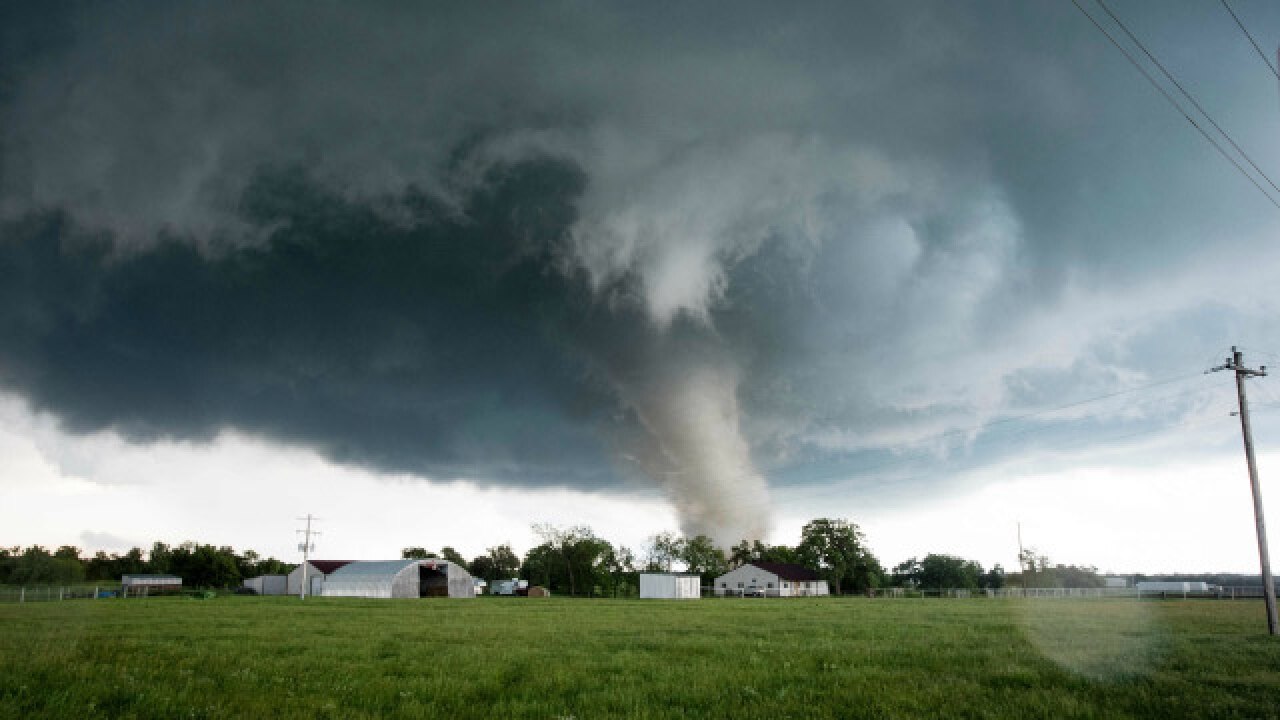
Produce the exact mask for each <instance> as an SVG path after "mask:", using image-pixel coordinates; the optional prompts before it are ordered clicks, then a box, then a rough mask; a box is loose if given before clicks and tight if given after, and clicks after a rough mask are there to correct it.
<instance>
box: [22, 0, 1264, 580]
mask: <svg viewBox="0 0 1280 720" xmlns="http://www.w3.org/2000/svg"><path fill="white" fill-rule="evenodd" d="M1235 5H1237V6H1238V7H1236V10H1237V11H1238V14H1239V15H1240V17H1241V20H1242V22H1244V23H1245V25H1246V27H1248V28H1249V30H1250V32H1251V33H1252V34H1253V35H1254V37H1255V38H1256V39H1257V40H1258V41H1259V43H1260V46H1261V47H1262V48H1263V49H1264V50H1266V51H1267V53H1272V52H1273V50H1274V48H1275V47H1276V45H1277V43H1278V42H1280V5H1278V4H1276V3H1263V2H1243V1H1242V2H1239V3H1236V4H1235ZM1082 6H1083V7H1084V8H1085V9H1086V10H1087V11H1089V12H1090V13H1091V14H1092V16H1093V17H1094V18H1095V19H1096V20H1098V21H1099V22H1100V23H1101V24H1103V26H1104V27H1106V28H1108V30H1109V31H1110V32H1112V33H1113V35H1114V36H1115V37H1116V38H1117V40H1120V41H1121V42H1123V43H1124V44H1125V45H1126V46H1128V47H1129V49H1130V50H1131V51H1132V52H1133V54H1134V57H1135V58H1138V57H1142V58H1145V56H1144V55H1143V53H1142V52H1141V51H1140V50H1139V49H1138V48H1137V47H1133V44H1132V42H1130V41H1129V40H1128V39H1127V36H1126V35H1125V34H1124V32H1123V30H1122V29H1121V28H1119V27H1118V26H1117V25H1116V23H1115V22H1114V21H1112V20H1111V19H1110V18H1108V17H1107V16H1106V14H1105V13H1104V12H1103V9H1102V8H1101V6H1099V5H1097V4H1096V3H1093V2H1085V3H1082ZM1107 7H1110V8H1111V9H1112V10H1113V11H1114V12H1115V13H1116V16H1117V17H1119V18H1121V19H1122V20H1123V21H1124V22H1125V25H1126V27H1127V28H1128V29H1130V30H1131V31H1133V33H1134V34H1135V35H1136V36H1137V37H1138V38H1139V39H1140V40H1141V41H1142V42H1143V44H1144V46H1145V47H1146V48H1147V49H1148V50H1150V51H1151V52H1152V53H1153V54H1154V55H1155V56H1156V57H1158V58H1159V59H1160V62H1161V63H1162V64H1163V65H1164V66H1165V67H1166V68H1168V69H1169V70H1170V71H1171V72H1173V73H1174V74H1175V75H1176V76H1177V78H1178V80H1179V82H1180V84H1181V85H1182V86H1183V87H1185V88H1186V89H1187V90H1189V91H1190V92H1192V93H1194V95H1195V97H1196V100H1197V102H1198V103H1199V104H1200V105H1201V106H1203V107H1204V108H1205V109H1206V110H1208V111H1209V112H1210V113H1211V114H1212V116H1213V120H1214V122H1216V123H1218V124H1219V125H1220V126H1221V127H1222V128H1224V129H1226V130H1227V131H1228V132H1230V133H1231V140H1232V142H1231V143H1229V142H1227V141H1226V140H1225V139H1219V140H1218V143H1219V144H1220V145H1221V146H1222V148H1223V150H1224V151H1227V150H1231V148H1232V143H1235V144H1236V145H1238V146H1239V147H1240V148H1243V149H1244V151H1245V152H1247V153H1248V157H1247V159H1246V158H1243V157H1241V158H1237V163H1238V164H1239V166H1240V167H1239V168H1237V167H1233V166H1232V164H1231V163H1229V162H1227V161H1226V160H1224V159H1223V158H1222V157H1221V156H1220V155H1219V153H1218V151H1217V150H1215V149H1214V147H1213V146H1211V145H1210V144H1209V143H1207V142H1205V139H1204V138H1203V137H1201V136H1200V134H1198V133H1197V131H1196V129H1195V128H1194V127H1192V126H1191V125H1190V124H1188V123H1187V121H1186V119H1185V118H1183V117H1181V116H1180V115H1179V113H1178V112H1177V111H1175V110H1174V109H1173V108H1171V107H1170V106H1169V103H1168V101H1167V100H1166V98H1164V97H1162V96H1161V95H1160V93H1158V92H1157V91H1156V90H1155V89H1153V88H1152V87H1151V86H1150V85H1148V83H1147V81H1146V80H1145V79H1144V78H1143V77H1142V76H1141V75H1140V74H1139V73H1138V72H1137V71H1136V70H1135V69H1134V68H1133V67H1131V66H1130V65H1129V64H1128V62H1127V61H1126V60H1125V58H1124V57H1123V56H1122V55H1121V54H1120V53H1119V52H1118V51H1117V50H1116V48H1114V47H1112V46H1111V44H1110V43H1109V42H1108V40H1107V39H1106V37H1104V36H1103V35H1102V34H1101V33H1099V32H1098V29H1097V28H1096V27H1094V26H1093V25H1092V24H1091V23H1090V21H1089V19H1088V18H1086V17H1084V15H1083V14H1082V13H1081V12H1080V10H1079V9H1077V8H1076V7H1075V6H1074V5H1073V4H1072V3H1051V4H1043V3H1039V4H1024V3H1011V4H1007V5H1006V6H1003V7H998V8H996V7H985V6H984V7H981V8H979V7H977V6H969V5H965V4H957V3H951V2H943V1H941V0H939V1H938V2H922V3H912V4H910V5H909V6H903V4H901V3H890V2H883V3H882V2H857V3H830V4H823V3H818V4H814V5H811V6H806V7H805V8H803V9H792V8H787V9H783V8H779V7H777V6H775V5H771V4H768V3H760V4H753V3H746V4H737V5H735V6H734V12H733V13H732V14H731V15H726V14H725V13H723V12H721V11H718V10H717V9H716V8H713V7H711V6H704V5H694V6H683V7H680V8H678V9H662V10H660V9H657V8H653V7H649V6H644V5H639V6H638V5H634V4H628V3H599V4H593V5H591V6H585V7H584V6H581V5H579V4H576V3H572V2H566V3H556V2H552V3H547V4H539V5H531V6H520V7H508V8H504V9H503V11H502V12H501V13H496V14H495V13H492V12H491V11H490V10H489V9H487V8H484V7H472V6H453V5H449V6H415V7H381V6H379V7H366V6H358V7H357V6H329V7H325V8H319V9H317V8H315V7H314V6H312V5H310V4H303V3H299V4H296V5H291V4H288V3H285V4H275V5H272V6H270V7H259V6H251V5H243V6H226V5H209V6H196V7H192V6H183V5H153V4H144V3H128V2H126V3H114V4H111V5H110V6H96V5H67V6H55V7H45V6H44V5H29V6H15V7H6V8H5V9H4V10H3V11H0V12H2V13H3V15H0V458H2V459H0V497H3V502H0V543H3V544H4V545H5V546H12V545H23V546H25V545H30V544H33V543H39V544H43V545H47V546H53V547H56V546H58V545H62V544H73V545H77V546H79V547H82V548H83V549H84V550H85V551H86V553H88V554H92V553H93V552H95V551H97V550H106V551H109V552H112V551H113V552H121V551H124V550H127V549H128V548H129V547H130V546H133V545H141V546H143V547H144V548H145V547H147V546H149V544H150V543H151V542H152V541H155V540H161V541H164V542H168V543H171V544H175V543H180V542H183V541H186V540H194V541H198V542H208V543H214V544H218V545H231V546H233V547H235V548H237V549H241V550H243V549H248V548H252V549H254V550H257V551H258V552H260V553H264V554H268V555H274V556H276V557H279V558H281V559H284V560H289V561H296V560H297V559H298V558H297V552H296V551H295V550H294V548H295V546H296V542H297V540H296V537H295V534H294V530H295V529H296V528H298V527H300V523H299V522H298V520H297V519H296V518H298V517H299V516H303V515H306V514H307V513H312V514H315V515H317V516H319V517H320V518H322V520H321V521H320V522H319V524H318V527H319V528H320V530H321V531H322V532H323V533H324V535H323V536H321V537H320V538H319V539H318V541H317V553H318V555H320V556H324V557H331V558H342V557H346V558H369V559H373V558H387V557H394V556H396V555H398V553H399V551H400V549H401V548H403V547H406V546H411V545H414V546H425V547H428V548H431V549H433V550H437V551H438V550H439V549H440V548H441V547H442V546H444V545H451V546H453V547H455V548H456V549H458V550H459V551H461V552H462V553H463V554H464V555H466V556H467V557H474V556H475V555H478V554H479V553H481V552H483V551H484V550H485V548H487V547H489V546H492V545H496V544H499V543H503V542H508V543H511V544H512V545H513V547H514V548H515V549H517V550H518V551H521V552H523V551H524V550H527V549H528V548H529V547H530V546H531V545H532V544H533V543H534V538H533V535H532V532H531V530H530V526H531V524H533V523H539V522H551V523H555V524H560V525H569V524H585V525H589V526H591V527H592V528H593V529H594V531H595V532H596V533H597V534H599V535H600V536H602V537H604V538H606V539H608V540H610V541H612V542H614V543H619V544H623V545H626V546H628V547H630V548H631V549H632V550H634V551H636V552H637V553H641V552H643V548H644V545H645V542H646V539H647V538H648V537H649V536H651V535H652V534H654V533H657V532H662V531H675V532H682V533H685V534H689V535H692V534H697V533H705V534H708V535H710V536H711V537H713V538H715V539H716V540H717V541H718V542H720V543H722V544H724V545H731V544H733V543H734V542H736V541H737V540H739V539H742V538H747V537H759V538H763V539H765V540H767V541H768V542H770V543H774V544H788V545H793V544H795V543H797V542H798V540H799V531H800V528H801V526H802V525H803V524H804V522H806V521H807V520H809V519H812V518H817V517H838V518H846V519H848V520H850V521H853V522H855V523H857V524H858V525H859V526H860V527H861V528H862V529H863V530H864V531H865V533H866V535H867V540H868V543H869V545H870V547H871V549H872V550H873V551H874V552H875V553H876V555H877V556H878V557H879V558H880V560H881V561H882V562H883V563H884V564H885V565H886V566H887V567H892V566H893V565H895V564H897V563H899V562H901V561H903V560H905V559H907V558H909V557H912V556H917V557H919V556H923V555H925V554H927V553H930V552H943V553H950V554H955V555H959V556H962V557H965V558H970V559H974V560H977V561H979V562H981V563H982V564H983V565H984V566H986V567H990V566H992V565H994V564H997V563H999V564H1001V565H1002V566H1004V567H1005V568H1006V569H1008V568H1013V567H1016V563H1017V557H1016V553H1017V528H1018V524H1019V523H1021V528H1022V537H1023V541H1024V543H1025V545H1027V546H1028V547H1034V548H1036V549H1037V550H1038V551H1039V552H1040V553H1041V554H1044V555H1046V556H1048V557H1049V558H1050V559H1051V560H1052V561H1054V562H1061V563H1066V564H1078V565H1092V566H1096V567H1097V568H1098V569H1099V570H1101V571H1107V572H1122V573H1128V572H1148V573H1155V572H1179V571H1180V572H1211V571H1224V572H1241V573H1255V572H1257V571H1258V563H1257V546H1256V541H1255V538H1254V530H1253V528H1254V525H1253V516H1252V503H1251V499H1250V495H1249V487H1248V479H1247V473H1246V469H1245V464H1244V458H1243V452H1242V449H1241V443H1240V431H1239V424H1238V420H1237V419H1236V418H1234V417H1232V416H1231V414H1230V413H1231V412H1232V411H1234V409H1235V402H1236V401H1235V393H1234V385H1233V382H1232V378H1231V377H1230V375H1229V374H1228V373H1225V372H1220V373H1213V374H1207V375H1206V374H1203V371H1205V370H1208V369H1209V368H1211V367H1214V366H1217V365H1220V364H1222V362H1223V360H1224V358H1225V357H1226V355H1227V354H1228V353H1229V352H1230V348H1231V346H1233V345H1238V346H1241V347H1242V348H1243V351H1244V353H1245V356H1244V357H1245V363H1246V364H1247V365H1249V366H1251V367H1256V366H1259V365H1267V364H1273V365H1276V366H1280V301H1278V298H1277V295H1276V290H1275V288H1276V277H1277V270H1278V269H1280V242H1277V238H1280V188H1277V187H1273V185H1272V179H1275V178H1280V143H1278V142H1277V139H1280V84H1278V80H1280V78H1277V75H1276V74H1275V72H1274V71H1273V69H1272V68H1270V67H1268V66H1267V64H1266V62H1267V61H1266V59H1265V58H1263V57H1259V54H1258V53H1257V52H1256V51H1255V50H1254V48H1253V47H1252V46H1251V45H1250V43H1249V41H1248V39H1247V38H1246V37H1245V36H1244V35H1243V34H1242V33H1241V32H1240V28H1239V27H1237V25H1236V24H1235V22H1234V21H1233V20H1232V19H1231V18H1230V16H1229V15H1228V14H1227V13H1226V12H1225V11H1224V10H1223V8H1222V7H1220V6H1218V5H1216V4H1212V3H1202V2H1190V1H1187V2H1154V1H1151V0H1115V2H1108V5H1107ZM1143 62H1145V59H1144V60H1143ZM1149 69H1150V71H1151V72H1152V76H1153V77H1154V78H1157V79H1158V80H1160V81H1161V82H1162V83H1164V80H1163V79H1162V77H1161V75H1160V72H1159V70H1158V69H1156V68H1155V67H1154V66H1152V67H1151V68H1149ZM1164 84H1165V85H1168V83H1164ZM1169 90H1170V93H1171V95H1172V96H1174V97H1179V96H1178V93H1177V90H1176V89H1173V88H1172V86H1171V85H1170V86H1169ZM1179 102H1181V103H1182V104H1183V105H1184V106H1185V107H1186V109H1187V111H1188V112H1194V110H1193V108H1192V106H1191V105H1190V103H1188V102H1185V101H1183V100H1179ZM1199 124H1200V126H1201V127H1203V128H1205V129H1206V131H1209V130H1210V129H1211V128H1212V124H1211V123H1208V122H1207V121H1204V120H1201V121H1200V122H1199ZM1232 152H1234V151H1232ZM1254 164H1256V166H1257V167H1258V168H1260V169H1261V171H1262V172H1263V173H1265V176H1264V175H1262V174H1260V173H1255V172H1254V170H1253V167H1252V165H1254ZM1246 174H1247V175H1249V176H1250V177H1251V178H1252V182H1251V180H1250V179H1249V178H1246V177H1245V176H1244V175H1246ZM1274 383H1275V380H1274V379H1273V378H1272V377H1265V378H1255V379H1252V380H1250V381H1249V392H1250V398H1251V403H1252V406H1253V408H1254V423H1255V441H1256V444H1257V449H1258V456H1259V465H1260V471H1261V473H1260V474H1261V478H1262V484H1263V496H1264V498H1265V499H1266V500H1267V502H1268V503H1269V508H1272V509H1275V508H1277V507H1278V506H1277V505H1276V503H1280V500H1277V499H1276V497H1275V496H1276V495H1277V494H1280V489H1277V486H1276V484H1275V482H1274V480H1273V478H1272V471H1273V470H1280V464H1278V463H1276V462H1275V460H1276V458H1277V455H1278V454H1280V445H1278V444H1277V439H1278V438H1280V417H1278V416H1277V412H1276V411H1277V409H1280V391H1278V390H1276V389H1275V386H1274ZM1277 511H1278V512H1280V510H1277ZM1273 516H1274V513H1273ZM1275 522H1277V521H1276V520H1273V524H1274V523H1275Z"/></svg>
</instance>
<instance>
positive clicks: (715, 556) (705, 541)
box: [680, 535, 729, 585]
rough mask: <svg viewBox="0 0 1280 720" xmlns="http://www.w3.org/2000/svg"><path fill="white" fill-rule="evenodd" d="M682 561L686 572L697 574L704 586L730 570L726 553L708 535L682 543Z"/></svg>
mask: <svg viewBox="0 0 1280 720" xmlns="http://www.w3.org/2000/svg"><path fill="white" fill-rule="evenodd" d="M680 560H682V561H683V562H684V564H685V570H686V572H691V573H697V574H698V575H699V576H700V577H701V581H702V584H703V585H707V584H710V583H711V582H712V581H713V580H715V578H716V576H718V575H723V574H724V573H725V572H726V571H727V570H728V564H729V562H728V560H727V559H726V558H725V556H724V551H723V550H721V549H720V548H718V547H716V544H715V542H714V541H712V539H711V538H709V537H707V536H706V535H698V536H696V537H692V538H688V539H686V540H684V542H682V543H681V547H680Z"/></svg>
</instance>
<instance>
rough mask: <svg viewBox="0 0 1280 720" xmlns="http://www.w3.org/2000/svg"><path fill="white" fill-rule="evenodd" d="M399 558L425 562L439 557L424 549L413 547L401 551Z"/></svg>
mask: <svg viewBox="0 0 1280 720" xmlns="http://www.w3.org/2000/svg"><path fill="white" fill-rule="evenodd" d="M400 557H401V558H402V559H404V560H426V559H428V558H438V557H440V556H439V555H437V554H435V553H433V552H431V551H430V550H427V549H426V548H424V547H417V546H415V547H407V548H405V549H403V550H401V551H400Z"/></svg>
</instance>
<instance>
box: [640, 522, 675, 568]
mask: <svg viewBox="0 0 1280 720" xmlns="http://www.w3.org/2000/svg"><path fill="white" fill-rule="evenodd" d="M683 552H684V538H682V537H680V536H679V535H676V534H675V533H672V532H660V533H658V534H657V535H653V536H650V538H649V548H648V550H647V552H646V553H645V555H646V558H645V570H649V571H652V572H671V568H672V566H673V565H674V564H675V562H676V561H677V560H679V559H680V556H681V554H682V553H683Z"/></svg>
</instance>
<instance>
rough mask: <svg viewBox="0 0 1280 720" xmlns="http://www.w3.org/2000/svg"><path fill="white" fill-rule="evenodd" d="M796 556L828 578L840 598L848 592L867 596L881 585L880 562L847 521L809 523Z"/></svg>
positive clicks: (829, 519)
mask: <svg viewBox="0 0 1280 720" xmlns="http://www.w3.org/2000/svg"><path fill="white" fill-rule="evenodd" d="M796 555H797V556H798V557H799V558H800V560H801V562H803V563H804V564H806V565H809V566H811V567H813V568H815V569H816V570H817V571H818V572H819V573H820V574H822V575H823V576H825V577H826V579H827V582H828V583H829V584H830V585H831V590H832V592H834V593H835V594H837V595H839V594H841V593H842V592H844V591H845V590H846V589H848V590H851V591H853V592H864V591H866V590H867V589H869V588H873V587H878V586H879V584H880V578H881V575H882V571H881V569H880V561H879V560H877V559H876V557H875V555H872V554H871V551H870V550H869V549H867V547H866V537H865V536H863V534H862V531H861V530H859V529H858V526H857V525H855V524H853V523H851V522H849V521H847V520H844V519H831V518H818V519H816V520H811V521H809V522H808V523H806V524H805V526H804V528H803V529H801V531H800V545H798V546H797V547H796Z"/></svg>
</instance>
